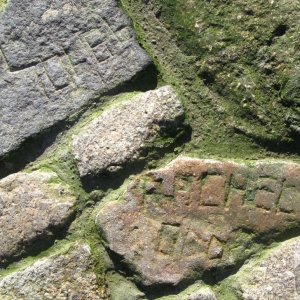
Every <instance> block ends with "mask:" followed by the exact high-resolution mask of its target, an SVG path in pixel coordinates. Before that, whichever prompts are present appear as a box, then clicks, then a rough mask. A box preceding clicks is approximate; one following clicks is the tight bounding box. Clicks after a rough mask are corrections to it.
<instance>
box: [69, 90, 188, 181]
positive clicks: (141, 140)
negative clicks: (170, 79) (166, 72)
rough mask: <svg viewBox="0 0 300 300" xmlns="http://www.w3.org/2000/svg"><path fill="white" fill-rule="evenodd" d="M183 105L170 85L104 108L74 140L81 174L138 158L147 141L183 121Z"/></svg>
mask: <svg viewBox="0 0 300 300" xmlns="http://www.w3.org/2000/svg"><path fill="white" fill-rule="evenodd" d="M183 114H184V111H183V108H182V106H181V103H180V101H179V99H178V97H177V96H176V94H175V92H174V91H173V89H172V88H171V87H169V86H165V87H162V88H159V89H157V90H154V91H149V92H146V93H143V94H140V95H137V96H136V97H134V98H133V99H131V100H130V101H126V102H125V103H122V104H119V105H116V106H114V107H112V108H111V109H107V110H105V111H104V112H103V114H102V115H101V116H99V117H98V118H96V119H95V120H93V121H92V122H91V123H90V124H88V125H87V127H86V128H84V129H83V130H82V133H81V134H79V135H78V136H77V137H75V138H74V140H73V153H74V156H75V159H76V160H77V166H78V169H79V172H80V175H81V176H84V175H87V174H90V173H92V174H95V173H102V172H104V171H116V170H118V169H120V167H121V166H122V165H124V164H125V163H128V162H132V161H134V160H137V159H138V157H139V154H140V152H141V151H142V149H143V148H144V147H145V144H146V143H151V142H153V141H154V140H155V138H157V137H159V135H160V134H162V133H163V132H164V131H166V129H168V130H170V127H173V128H174V129H175V130H178V128H180V127H181V126H182V125H183V124H182V123H183Z"/></svg>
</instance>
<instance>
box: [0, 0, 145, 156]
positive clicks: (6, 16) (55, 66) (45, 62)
mask: <svg viewBox="0 0 300 300" xmlns="http://www.w3.org/2000/svg"><path fill="white" fill-rule="evenodd" d="M149 62H150V61H149V58H148V57H147V55H146V54H145V52H144V51H143V50H142V49H141V48H140V46H139V45H138V43H137V42H136V40H135V34H134V32H133V30H132V29H131V24H130V22H129V19H128V18H127V17H126V16H125V15H124V14H123V13H122V12H121V10H120V8H118V7H117V3H116V1H115V0H91V1H81V0H70V1H69V0H55V1H52V0H46V1H41V0H34V1H31V0H22V1H21V0H11V1H9V4H8V6H7V7H6V8H5V10H4V11H3V12H1V13H0V115H1V118H0V156H2V155H4V154H6V153H8V152H9V151H11V150H13V149H15V148H17V147H18V146H19V145H20V143H22V142H23V141H24V140H25V139H26V138H28V137H29V136H32V135H34V134H37V133H39V132H40V131H42V130H43V129H45V128H48V127H50V126H51V125H53V124H55V123H56V122H58V121H59V120H62V119H64V118H66V117H68V116H69V115H71V114H72V113H74V112H75V111H76V110H78V109H79V108H80V107H81V106H83V105H84V104H86V103H87V102H88V101H89V100H90V99H91V98H93V97H95V96H97V95H99V94H101V93H103V92H105V91H107V90H109V89H112V88H114V87H116V86H117V85H119V84H121V83H123V82H125V81H127V80H129V79H131V78H132V77H133V76H134V75H135V74H136V73H137V72H139V71H141V70H142V69H143V68H145V67H146V66H147V65H148V64H149ZM28 124H30V126H29V125H28Z"/></svg>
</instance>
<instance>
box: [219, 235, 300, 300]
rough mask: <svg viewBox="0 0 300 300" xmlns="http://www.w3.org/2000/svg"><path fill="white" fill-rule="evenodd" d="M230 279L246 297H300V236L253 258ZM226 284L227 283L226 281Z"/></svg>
mask: <svg viewBox="0 0 300 300" xmlns="http://www.w3.org/2000/svg"><path fill="white" fill-rule="evenodd" d="M269 251H270V250H269ZM230 282H232V283H233V285H234V289H235V290H236V292H237V295H240V296H241V297H242V299H245V300H271V299H275V300H281V299H295V300H296V299H300V238H299V237H297V238H294V239H291V240H288V241H286V242H283V243H282V244H280V245H279V246H278V247H276V248H275V249H272V250H271V251H270V252H269V253H267V254H264V255H263V256H262V257H261V258H259V259H253V260H252V261H250V262H249V263H248V264H246V265H245V266H243V267H242V269H241V270H240V271H239V272H238V273H237V274H236V275H235V276H233V277H232V278H230ZM225 284H226V285H228V286H230V283H228V282H227V281H225V282H224V285H225Z"/></svg>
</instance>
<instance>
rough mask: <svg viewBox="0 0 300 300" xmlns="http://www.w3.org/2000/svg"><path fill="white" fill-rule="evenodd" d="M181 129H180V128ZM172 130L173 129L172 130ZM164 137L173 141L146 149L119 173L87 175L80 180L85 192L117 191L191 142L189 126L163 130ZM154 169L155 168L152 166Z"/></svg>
mask: <svg viewBox="0 0 300 300" xmlns="http://www.w3.org/2000/svg"><path fill="white" fill-rule="evenodd" d="M181 129H182V128H181ZM173 130H174V129H173ZM164 132H165V134H166V136H168V137H171V138H175V141H174V142H173V143H171V144H170V145H167V146H162V147H156V146H153V147H151V148H146V149H144V150H143V152H142V153H141V157H143V159H140V160H138V161H136V162H132V163H128V164H126V165H125V166H124V167H123V168H122V169H121V170H120V171H117V172H114V173H108V172H107V173H102V174H97V175H87V176H85V177H83V178H82V185H83V187H84V189H85V190H86V191H87V192H92V191H93V190H98V189H100V190H103V191H107V190H108V189H117V188H119V187H120V186H121V185H122V184H123V182H124V181H125V180H126V179H127V178H128V177H129V176H131V175H135V174H139V173H141V172H142V171H143V170H144V169H145V168H150V166H149V162H151V161H156V160H159V159H161V158H162V157H164V156H165V155H166V154H167V153H171V152H174V150H175V149H176V148H177V147H180V146H182V145H184V144H186V143H188V142H189V141H190V140H191V134H192V129H191V127H190V126H189V125H185V126H184V128H183V130H181V131H180V133H179V134H178V132H177V131H176V132H174V131H173V132H168V130H164ZM154 167H156V166H154Z"/></svg>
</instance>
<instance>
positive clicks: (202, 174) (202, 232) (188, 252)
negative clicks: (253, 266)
mask: <svg viewBox="0 0 300 300" xmlns="http://www.w3.org/2000/svg"><path fill="white" fill-rule="evenodd" d="M149 187H150V188H149ZM262 195H264V196H263V198H262ZM262 200H263V201H262ZM299 201H300V165H298V164H295V163H289V162H272V161H270V162H269V161H258V162H256V163H253V164H249V165H245V164H238V163H234V162H228V161H227V162H226V161H224V162H222V161H214V160H201V159H192V158H178V159H176V160H175V161H173V162H172V163H170V164H169V165H167V166H166V167H165V168H163V169H159V170H154V171H150V172H147V173H145V174H141V175H139V176H137V177H136V179H134V180H133V182H132V183H131V184H130V185H129V187H128V188H127V191H126V192H125V194H124V195H123V196H122V201H121V200H120V199H118V201H111V202H109V203H106V204H104V205H103V207H102V208H101V209H100V211H99V213H98V216H97V218H96V223H97V224H98V226H99V227H100V228H101V232H102V233H103V236H104V238H105V239H106V241H107V246H108V247H109V248H110V250H112V251H113V252H116V253H117V254H119V255H121V256H122V257H124V260H125V261H126V262H128V267H130V268H131V269H132V271H134V272H136V273H137V274H138V275H140V277H141V280H142V282H143V284H144V285H152V284H162V283H163V284H172V285H176V284H179V283H180V282H182V281H184V280H187V279H189V278H193V276H194V275H195V274H196V273H197V276H201V274H203V272H204V271H209V270H212V269H216V268H222V269H223V268H224V267H227V266H232V265H234V264H235V263H237V262H238V261H241V260H243V259H244V260H245V259H246V258H247V257H248V256H249V255H250V254H251V245H252V243H249V242H250V241H253V239H254V238H255V237H264V239H265V241H266V242H267V241H268V240H272V238H274V237H276V236H277V235H278V234H280V233H283V232H287V231H288V230H291V229H293V228H296V227H299V223H300V209H299ZM249 247H250V248H249ZM253 248H254V246H253ZM246 250H247V251H246ZM253 251H255V250H253Z"/></svg>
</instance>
